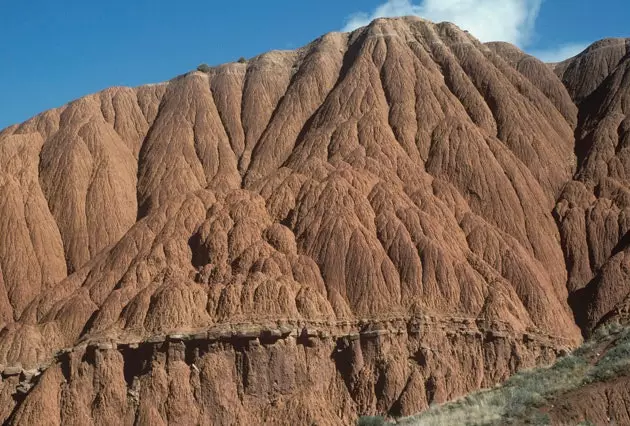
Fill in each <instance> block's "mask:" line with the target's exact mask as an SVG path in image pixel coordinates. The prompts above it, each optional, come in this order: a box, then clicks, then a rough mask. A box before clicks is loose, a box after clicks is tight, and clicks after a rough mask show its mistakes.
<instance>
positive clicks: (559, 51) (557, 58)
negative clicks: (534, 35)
mask: <svg viewBox="0 0 630 426" xmlns="http://www.w3.org/2000/svg"><path fill="white" fill-rule="evenodd" d="M589 45H590V43H568V44H563V45H560V46H556V47H553V48H551V49H544V50H534V51H532V52H530V53H531V55H533V56H535V57H537V58H538V59H540V60H541V61H543V62H561V61H564V60H565V59H569V58H571V57H573V56H575V55H577V54H578V53H580V52H582V51H583V50H584V49H586V48H587V47H588V46H589Z"/></svg>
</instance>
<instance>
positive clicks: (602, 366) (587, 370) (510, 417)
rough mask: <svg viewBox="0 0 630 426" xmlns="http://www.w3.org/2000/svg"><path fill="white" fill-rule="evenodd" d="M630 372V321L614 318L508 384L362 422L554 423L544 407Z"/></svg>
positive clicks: (368, 418)
mask: <svg viewBox="0 0 630 426" xmlns="http://www.w3.org/2000/svg"><path fill="white" fill-rule="evenodd" d="M627 374H630V327H628V328H626V327H621V326H619V325H617V324H611V325H609V326H606V327H602V328H600V329H599V330H598V331H597V332H596V333H595V335H594V336H593V337H592V338H591V339H590V340H589V341H588V342H586V343H584V344H583V345H582V346H581V347H580V348H578V349H577V350H575V351H574V352H573V353H571V354H569V355H567V356H565V357H563V358H560V359H558V361H557V362H556V363H555V364H553V365H552V366H550V367H546V368H537V369H532V370H527V371H523V372H520V373H518V374H516V375H514V376H513V377H511V378H510V379H509V380H507V381H506V382H505V383H504V384H503V385H501V386H498V387H496V388H493V389H486V390H482V391H479V392H475V393H472V394H470V395H468V396H466V397H463V398H460V399H458V400H455V401H453V402H449V403H445V404H442V405H436V406H433V407H431V408H430V409H429V410H427V411H425V412H423V413H421V414H419V415H415V416H411V417H406V418H403V419H398V420H396V421H392V423H388V422H386V421H385V420H384V419H382V418H377V417H364V418H361V419H359V424H360V425H365V426H368V425H370V426H376V425H379V424H400V425H431V426H433V425H445V426H451V425H503V424H536V425H539V424H548V423H549V422H550V420H549V418H548V416H547V415H546V414H545V413H544V412H543V410H540V407H543V406H545V405H547V404H552V403H553V401H554V400H555V399H557V398H558V397H560V396H561V395H562V394H564V393H566V392H569V391H572V390H574V389H577V388H579V387H581V386H584V385H587V384H591V383H595V382H604V381H607V380H610V379H613V378H615V377H619V376H622V375H627Z"/></svg>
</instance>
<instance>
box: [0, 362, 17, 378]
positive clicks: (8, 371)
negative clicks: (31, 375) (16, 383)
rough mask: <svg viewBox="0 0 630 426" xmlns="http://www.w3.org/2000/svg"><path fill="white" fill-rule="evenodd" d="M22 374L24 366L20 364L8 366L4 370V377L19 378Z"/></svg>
mask: <svg viewBox="0 0 630 426" xmlns="http://www.w3.org/2000/svg"><path fill="white" fill-rule="evenodd" d="M21 373H22V365H20V364H16V365H11V366H6V367H4V369H3V370H2V375H3V376H4V377H11V376H19V375H20V374H21Z"/></svg>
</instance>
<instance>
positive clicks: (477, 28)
mask: <svg viewBox="0 0 630 426" xmlns="http://www.w3.org/2000/svg"><path fill="white" fill-rule="evenodd" d="M541 2H542V0H422V1H421V2H420V3H418V4H414V3H413V2H412V1H411V0H388V1H387V2H385V3H383V4H381V5H380V6H378V7H377V8H376V9H375V10H374V11H373V12H372V13H365V12H360V13H357V14H354V15H352V16H350V18H349V19H348V21H347V22H346V25H345V27H344V29H343V30H344V31H351V30H354V29H356V28H358V27H361V26H364V25H367V24H368V23H370V21H372V20H373V19H376V18H382V17H392V16H405V15H416V16H420V17H422V18H425V19H428V20H430V21H433V22H442V21H448V22H453V23H455V24H457V25H458V26H459V27H460V28H463V29H465V30H468V31H470V32H471V33H472V34H473V35H474V36H475V37H477V38H478V39H479V40H481V41H483V42H487V41H499V40H500V41H507V42H509V43H512V44H516V45H517V46H520V47H524V46H526V45H527V43H528V42H529V41H530V38H531V36H532V34H533V30H534V23H535V21H536V18H537V17H538V11H539V9H540V4H541Z"/></svg>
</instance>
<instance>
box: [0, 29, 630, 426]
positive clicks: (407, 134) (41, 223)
mask: <svg viewBox="0 0 630 426" xmlns="http://www.w3.org/2000/svg"><path fill="white" fill-rule="evenodd" d="M629 45H630V43H629V42H628V41H627V40H604V41H601V42H598V43H596V44H594V45H593V46H591V47H590V48H589V49H587V50H586V51H585V52H583V53H582V54H580V55H578V56H577V57H575V58H572V59H570V60H568V61H566V62H564V63H561V64H557V65H555V66H554V67H551V66H548V65H547V64H544V63H542V62H540V61H539V60H537V59H535V58H533V57H531V56H528V55H526V54H524V53H523V52H521V51H520V50H518V49H517V48H515V47H513V46H511V45H507V44H505V43H490V44H482V43H480V42H479V41H477V40H476V39H475V38H473V37H472V36H471V35H470V34H469V33H467V32H464V31H462V30H460V29H459V28H457V27H456V26H454V25H453V24H449V23H441V24H434V23H431V22H428V21H425V20H422V19H418V18H399V19H378V20H376V21H374V22H372V23H371V24H370V25H369V26H367V27H364V28H361V29H359V30H356V31H354V32H352V33H330V34H327V35H325V36H322V37H320V38H319V39H317V40H315V41H314V42H312V43H311V44H309V45H307V46H305V47H303V48H301V49H298V50H295V51H273V52H269V53H266V54H263V55H260V56H258V57H256V58H252V59H251V60H249V61H246V62H243V63H241V62H240V61H239V62H236V63H230V64H225V65H221V66H218V67H214V68H210V69H208V70H206V72H199V71H193V72H190V73H187V74H185V75H182V76H180V77H177V78H175V79H173V80H171V81H169V82H166V83H163V84H158V85H150V86H142V87H138V88H112V89H108V90H105V91H103V92H100V93H97V94H94V95H90V96H87V97H84V98H81V99H78V100H76V101H74V102H72V103H70V104H68V105H66V106H63V107H61V108H58V109H55V110H50V111H47V112H44V113H42V114H40V115H38V116H36V117H34V118H32V119H31V120H29V121H27V122H25V123H23V124H20V125H16V126H12V127H9V128H7V129H5V130H3V131H1V132H0V322H1V323H2V324H3V326H2V330H1V331H0V364H2V371H3V373H2V376H3V380H2V382H1V383H0V419H1V420H2V421H3V422H6V424H44V423H45V424H97V423H98V424H105V423H108V422H111V421H112V419H116V423H117V424H255V423H259V422H261V421H262V422H267V423H272V424H287V425H294V424H310V423H313V422H316V423H317V424H319V425H326V424H331V425H333V424H334V425H336V424H352V423H353V422H354V421H355V419H356V418H357V417H358V416H360V415H365V414H375V413H388V414H389V415H392V416H402V415H408V414H412V413H416V412H419V411H421V410H424V409H426V408H427V407H429V405H430V404H432V403H436V402H443V401H447V400H451V399H453V398H456V397H459V396H461V395H464V394H467V393H469V392H471V391H474V390H477V389H480V388H486V387H491V386H494V385H495V384H497V383H500V382H502V381H504V380H505V379H507V378H508V377H510V376H511V375H512V374H513V373H515V372H516V371H518V370H521V369H523V368H529V367H534V366H537V365H542V364H549V363H551V362H553V361H554V360H555V359H556V357H557V356H558V355H562V354H565V353H567V351H568V350H570V349H572V348H574V347H576V346H578V345H579V344H580V343H581V342H582V335H583V334H584V335H587V336H588V335H590V334H591V333H592V332H593V330H595V328H597V327H598V326H599V325H601V324H603V323H606V322H609V321H613V320H615V321H616V320H622V321H623V320H624V318H625V315H626V312H627V311H628V308H629V305H628V297H629V296H628V295H629V294H630V285H629V284H630V283H629V281H628V277H627V273H628V272H627V271H628V270H630V268H628V267H627V266H626V263H627V261H626V256H625V254H626V252H627V251H628V250H630V248H629V244H630V239H629V238H628V237H627V233H628V230H629V229H630V221H629V220H628V219H627V218H628V217H630V216H629V215H628V213H630V212H628V206H629V205H630V192H628V191H629V189H630V181H629V180H628V179H627V177H626V172H625V165H626V164H629V160H630V157H629V158H628V159H627V158H626V157H627V155H628V153H630V151H629V150H628V148H627V145H630V118H629V115H628V114H629V111H630V81H628V78H629V77H628V76H630V72H628V69H629V67H630V56H629V55H628V52H629V51H630V49H629ZM629 170H630V169H629ZM628 259H629V260H630V257H628Z"/></svg>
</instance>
